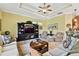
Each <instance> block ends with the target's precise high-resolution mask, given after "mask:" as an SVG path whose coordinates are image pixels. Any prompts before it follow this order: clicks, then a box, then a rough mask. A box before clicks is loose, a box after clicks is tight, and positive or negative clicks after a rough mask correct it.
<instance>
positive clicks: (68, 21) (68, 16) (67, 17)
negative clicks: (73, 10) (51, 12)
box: [65, 14, 74, 29]
mask: <svg viewBox="0 0 79 59" xmlns="http://www.w3.org/2000/svg"><path fill="white" fill-rule="evenodd" d="M73 18H74V15H72V14H65V29H67V28H66V25H67V24H71V25H72V19H73Z"/></svg>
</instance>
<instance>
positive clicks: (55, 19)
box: [42, 15, 65, 33]
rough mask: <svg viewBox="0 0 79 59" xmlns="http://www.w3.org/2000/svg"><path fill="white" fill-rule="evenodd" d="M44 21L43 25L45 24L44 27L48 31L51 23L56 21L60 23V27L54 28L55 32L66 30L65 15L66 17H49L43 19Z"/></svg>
mask: <svg viewBox="0 0 79 59" xmlns="http://www.w3.org/2000/svg"><path fill="white" fill-rule="evenodd" d="M42 23H43V26H44V27H43V28H44V30H46V31H49V30H48V25H49V24H55V23H57V24H58V29H57V30H53V32H54V33H55V32H59V31H61V32H63V31H64V30H65V17H64V15H61V16H57V17H54V18H52V19H48V20H43V21H42Z"/></svg>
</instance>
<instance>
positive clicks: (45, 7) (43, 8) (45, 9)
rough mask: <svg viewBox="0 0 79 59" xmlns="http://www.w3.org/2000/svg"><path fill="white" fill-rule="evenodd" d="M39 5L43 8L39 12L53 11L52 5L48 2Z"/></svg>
mask: <svg viewBox="0 0 79 59" xmlns="http://www.w3.org/2000/svg"><path fill="white" fill-rule="evenodd" d="M38 7H39V8H40V9H41V10H39V11H38V12H43V13H44V14H46V13H47V12H50V11H52V9H51V5H47V4H46V3H44V4H43V6H38Z"/></svg>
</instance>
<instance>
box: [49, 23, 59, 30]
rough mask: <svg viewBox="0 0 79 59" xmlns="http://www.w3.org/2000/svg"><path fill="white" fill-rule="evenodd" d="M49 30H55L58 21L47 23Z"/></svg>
mask: <svg viewBox="0 0 79 59" xmlns="http://www.w3.org/2000/svg"><path fill="white" fill-rule="evenodd" d="M48 29H49V30H57V29H58V23H55V24H49V25H48Z"/></svg>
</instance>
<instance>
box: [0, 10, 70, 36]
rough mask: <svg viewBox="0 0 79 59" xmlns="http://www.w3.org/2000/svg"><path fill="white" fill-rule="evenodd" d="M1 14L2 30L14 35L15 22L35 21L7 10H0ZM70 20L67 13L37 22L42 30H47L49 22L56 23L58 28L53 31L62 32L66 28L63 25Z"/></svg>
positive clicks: (15, 30) (15, 29)
mask: <svg viewBox="0 0 79 59" xmlns="http://www.w3.org/2000/svg"><path fill="white" fill-rule="evenodd" d="M1 14H2V16H0V17H1V18H2V32H4V31H6V30H9V31H10V32H11V34H12V35H14V36H16V33H17V22H25V21H27V20H31V21H35V22H37V20H35V19H32V18H30V17H26V16H20V15H15V14H11V13H7V12H2V13H1ZM71 21H72V15H69V14H67V15H61V16H57V17H54V18H52V19H47V20H42V21H38V22H40V23H42V26H43V30H42V31H49V30H48V25H49V24H54V23H58V29H57V30H54V32H59V31H61V32H62V31H65V29H66V26H65V25H66V24H67V23H71Z"/></svg>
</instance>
